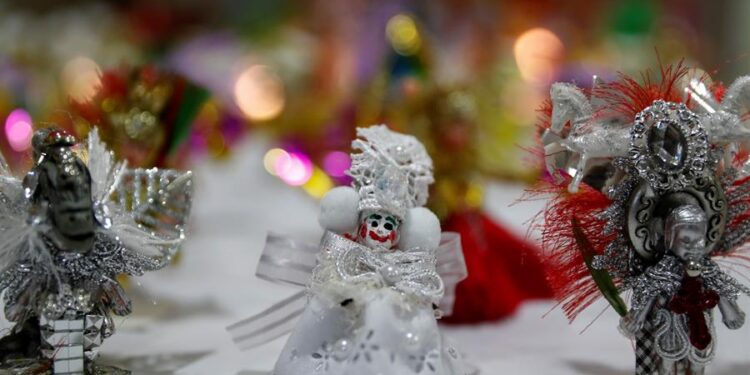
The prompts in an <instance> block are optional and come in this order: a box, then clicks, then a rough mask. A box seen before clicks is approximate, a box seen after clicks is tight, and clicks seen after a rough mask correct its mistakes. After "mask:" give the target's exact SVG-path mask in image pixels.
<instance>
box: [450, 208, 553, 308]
mask: <svg viewBox="0 0 750 375" xmlns="http://www.w3.org/2000/svg"><path fill="white" fill-rule="evenodd" d="M443 230H447V231H455V232H459V233H460V234H461V243H462V245H463V251H464V257H465V259H466V266H467V269H468V271H469V276H468V278H467V279H465V280H464V281H462V282H461V283H460V284H458V287H457V290H456V303H455V306H454V308H453V314H452V315H451V316H449V317H446V318H445V319H442V320H441V321H443V322H446V323H476V322H482V321H492V320H498V319H502V318H505V317H508V316H510V315H511V314H513V313H514V312H515V311H516V309H517V308H518V307H519V306H520V305H521V303H523V302H524V301H527V300H532V299H540V298H552V290H551V289H550V287H549V285H548V284H547V282H546V280H545V277H544V269H543V265H542V261H541V260H540V259H539V255H538V254H539V250H538V248H536V246H534V245H532V244H530V243H528V242H526V241H524V240H522V239H520V238H518V236H516V235H515V234H513V233H511V232H510V231H508V230H507V229H505V228H503V227H501V226H500V225H499V224H497V223H495V222H494V221H493V220H492V219H491V218H490V217H488V216H487V215H485V214H484V213H482V212H479V211H469V212H463V213H457V214H454V215H452V216H451V217H449V218H448V220H446V221H445V223H444V224H443Z"/></svg>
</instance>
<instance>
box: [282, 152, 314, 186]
mask: <svg viewBox="0 0 750 375" xmlns="http://www.w3.org/2000/svg"><path fill="white" fill-rule="evenodd" d="M273 169H274V172H276V175H277V176H279V178H280V179H281V180H282V181H284V182H285V183H287V184H289V185H292V186H300V185H304V184H305V182H307V181H308V180H309V179H310V177H311V176H312V173H313V165H312V162H311V161H310V158H308V157H307V155H305V154H301V153H298V152H289V153H287V154H283V155H280V156H279V158H278V159H276V162H275V163H274V166H273Z"/></svg>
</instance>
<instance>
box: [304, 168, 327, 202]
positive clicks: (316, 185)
mask: <svg viewBox="0 0 750 375" xmlns="http://www.w3.org/2000/svg"><path fill="white" fill-rule="evenodd" d="M302 188H303V189H305V191H306V192H307V194H310V196H312V197H314V198H317V199H320V198H323V196H324V195H325V194H326V193H327V192H328V191H329V190H331V189H332V188H333V181H331V178H330V177H328V175H326V174H325V172H323V170H321V169H320V168H316V167H314V168H313V171H312V175H311V176H310V179H309V180H308V181H307V182H306V183H305V184H304V185H302Z"/></svg>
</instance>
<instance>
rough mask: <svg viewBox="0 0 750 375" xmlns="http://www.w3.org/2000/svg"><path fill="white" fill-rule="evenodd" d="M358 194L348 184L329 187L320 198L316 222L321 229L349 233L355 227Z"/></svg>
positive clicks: (357, 213)
mask: <svg viewBox="0 0 750 375" xmlns="http://www.w3.org/2000/svg"><path fill="white" fill-rule="evenodd" d="M358 205H359V195H358V194H357V192H356V191H354V189H352V188H351V187H349V186H339V187H337V188H333V189H331V191H329V192H328V193H326V195H325V196H323V199H321V200H320V214H319V215H318V223H320V226H321V227H323V229H327V230H330V231H332V232H336V233H349V232H352V231H354V230H356V229H357V222H358V221H359V208H358Z"/></svg>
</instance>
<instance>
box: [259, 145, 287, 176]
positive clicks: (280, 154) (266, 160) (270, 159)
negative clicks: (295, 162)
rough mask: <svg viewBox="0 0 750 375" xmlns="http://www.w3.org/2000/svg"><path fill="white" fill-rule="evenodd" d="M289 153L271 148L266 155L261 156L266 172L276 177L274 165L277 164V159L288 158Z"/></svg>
mask: <svg viewBox="0 0 750 375" xmlns="http://www.w3.org/2000/svg"><path fill="white" fill-rule="evenodd" d="M288 157H289V153H287V152H286V151H284V150H282V149H280V148H272V149H270V150H268V151H267V152H266V154H265V155H264V156H263V167H264V168H265V169H266V172H268V173H270V174H272V175H274V176H276V169H275V168H276V163H277V162H278V160H279V158H288Z"/></svg>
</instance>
